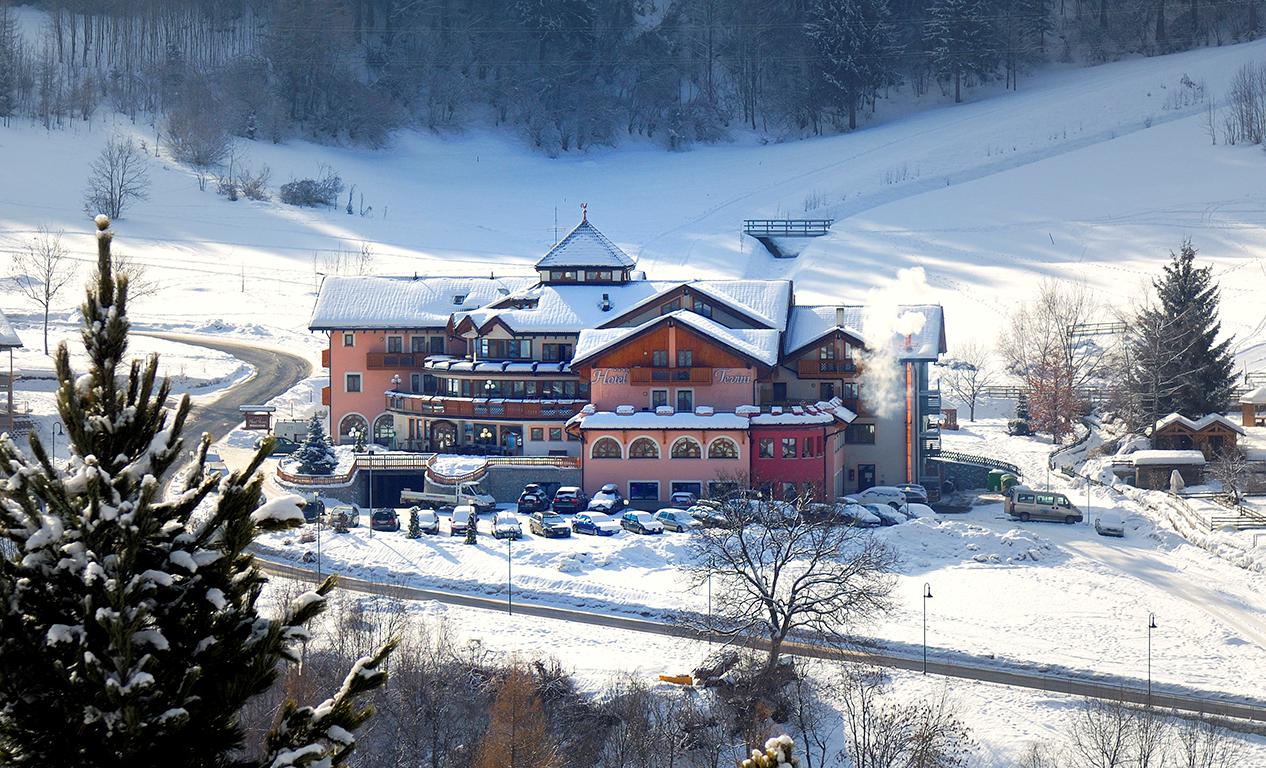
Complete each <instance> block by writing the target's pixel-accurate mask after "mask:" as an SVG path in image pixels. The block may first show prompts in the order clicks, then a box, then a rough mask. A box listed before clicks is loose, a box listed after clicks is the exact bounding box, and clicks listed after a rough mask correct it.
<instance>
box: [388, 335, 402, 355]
mask: <svg viewBox="0 0 1266 768" xmlns="http://www.w3.org/2000/svg"><path fill="white" fill-rule="evenodd" d="M387 351H388V352H390V353H393V354H395V353H400V352H403V351H404V337H403V336H388V337H387Z"/></svg>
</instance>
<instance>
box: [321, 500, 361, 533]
mask: <svg viewBox="0 0 1266 768" xmlns="http://www.w3.org/2000/svg"><path fill="white" fill-rule="evenodd" d="M326 510H327V512H326V523H328V524H329V525H330V526H331V527H333V528H337V527H338V526H340V525H342V526H347V527H348V528H355V527H357V526H359V525H360V508H359V507H357V506H356V505H355V504H336V505H334V506H332V507H326Z"/></svg>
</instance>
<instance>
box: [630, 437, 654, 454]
mask: <svg viewBox="0 0 1266 768" xmlns="http://www.w3.org/2000/svg"><path fill="white" fill-rule="evenodd" d="M629 458H630V459H658V458H659V444H658V443H656V442H655V441H654V440H652V439H650V438H649V437H639V438H638V439H636V440H634V441H633V442H632V443H630V444H629Z"/></svg>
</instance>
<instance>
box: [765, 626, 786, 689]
mask: <svg viewBox="0 0 1266 768" xmlns="http://www.w3.org/2000/svg"><path fill="white" fill-rule="evenodd" d="M782 641H783V638H781V637H776V636H775V637H771V638H769V658H768V659H767V660H766V661H765V679H766V680H773V679H774V673H775V672H777V671H778V659H779V658H780V657H781V656H782Z"/></svg>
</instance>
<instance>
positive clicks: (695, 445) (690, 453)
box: [671, 437, 703, 459]
mask: <svg viewBox="0 0 1266 768" xmlns="http://www.w3.org/2000/svg"><path fill="white" fill-rule="evenodd" d="M671 455H672V457H673V458H674V459H697V458H699V457H701V456H703V449H702V448H700V447H699V442H698V441H697V440H695V439H694V438H693V437H679V438H677V439H676V440H674V441H673V450H672V454H671Z"/></svg>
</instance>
